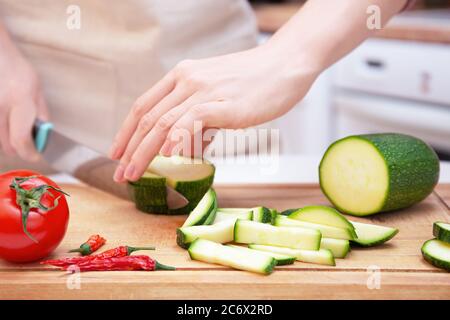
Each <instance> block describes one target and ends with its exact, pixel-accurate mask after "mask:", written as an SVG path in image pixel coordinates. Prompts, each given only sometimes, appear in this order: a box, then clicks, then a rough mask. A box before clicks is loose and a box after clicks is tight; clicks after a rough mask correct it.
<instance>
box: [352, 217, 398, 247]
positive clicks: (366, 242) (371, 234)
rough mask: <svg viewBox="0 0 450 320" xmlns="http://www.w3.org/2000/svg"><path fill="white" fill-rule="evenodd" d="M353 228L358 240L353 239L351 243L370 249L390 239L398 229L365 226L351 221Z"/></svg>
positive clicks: (373, 225)
mask: <svg viewBox="0 0 450 320" xmlns="http://www.w3.org/2000/svg"><path fill="white" fill-rule="evenodd" d="M352 224H353V225H354V226H355V231H356V234H357V235H358V238H356V239H353V240H352V242H353V243H356V244H358V245H359V246H363V247H372V246H376V245H379V244H382V243H385V242H386V241H388V240H390V239H392V238H393V237H394V236H395V235H396V234H397V233H398V229H395V228H390V227H384V226H379V225H376V224H367V223H361V222H355V221H352Z"/></svg>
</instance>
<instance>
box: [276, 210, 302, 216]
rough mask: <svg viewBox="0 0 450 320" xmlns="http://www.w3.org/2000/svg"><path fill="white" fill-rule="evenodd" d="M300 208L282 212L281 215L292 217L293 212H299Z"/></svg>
mask: <svg viewBox="0 0 450 320" xmlns="http://www.w3.org/2000/svg"><path fill="white" fill-rule="evenodd" d="M299 209H300V208H292V209H286V210H284V211H281V213H280V214H281V215H283V216H288V215H290V214H291V213H292V212H295V211H298V210H299Z"/></svg>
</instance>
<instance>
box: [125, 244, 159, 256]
mask: <svg viewBox="0 0 450 320" xmlns="http://www.w3.org/2000/svg"><path fill="white" fill-rule="evenodd" d="M141 250H155V247H130V246H127V253H128V255H130V254H132V253H133V252H135V251H141Z"/></svg>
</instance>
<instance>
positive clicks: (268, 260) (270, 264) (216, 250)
mask: <svg viewBox="0 0 450 320" xmlns="http://www.w3.org/2000/svg"><path fill="white" fill-rule="evenodd" d="M188 252H189V256H190V257H191V259H192V260H198V261H203V262H208V263H214V264H220V265H223V266H227V267H231V268H234V269H238V270H246V271H251V272H256V273H261V274H270V273H272V271H273V269H274V267H275V266H276V265H277V261H276V260H275V259H274V258H272V257H271V256H268V255H264V254H261V253H259V252H257V251H255V252H247V251H244V250H242V249H236V248H232V247H229V246H224V245H222V244H220V243H215V242H213V241H209V240H204V239H197V240H195V241H194V242H192V244H191V245H190V246H189V249H188Z"/></svg>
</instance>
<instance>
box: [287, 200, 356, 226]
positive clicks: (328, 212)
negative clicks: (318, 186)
mask: <svg viewBox="0 0 450 320" xmlns="http://www.w3.org/2000/svg"><path fill="white" fill-rule="evenodd" d="M288 217H289V218H291V219H295V220H300V221H305V222H311V223H316V224H323V225H326V226H330V227H336V228H345V229H351V230H354V229H355V228H354V227H353V225H352V224H351V223H350V221H348V220H347V218H346V217H344V216H343V215H342V214H340V213H339V211H337V210H336V209H334V208H331V207H327V206H306V207H303V208H300V209H298V210H296V211H295V212H292V213H291V214H290V215H289V216H288Z"/></svg>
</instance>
